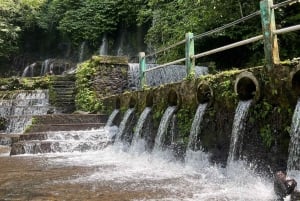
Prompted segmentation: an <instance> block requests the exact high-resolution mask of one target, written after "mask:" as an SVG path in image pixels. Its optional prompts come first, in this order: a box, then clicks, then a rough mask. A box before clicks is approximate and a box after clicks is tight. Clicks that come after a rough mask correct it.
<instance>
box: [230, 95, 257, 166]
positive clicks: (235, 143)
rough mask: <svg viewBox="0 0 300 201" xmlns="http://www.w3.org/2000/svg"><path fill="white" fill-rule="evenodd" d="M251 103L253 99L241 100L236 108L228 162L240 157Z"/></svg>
mask: <svg viewBox="0 0 300 201" xmlns="http://www.w3.org/2000/svg"><path fill="white" fill-rule="evenodd" d="M251 103H252V100H247V101H239V104H238V106H237V108H236V110H235V115H234V120H233V126H232V132H231V141H230V148H229V155H228V158H227V164H229V163H230V162H232V161H234V160H237V159H239V158H240V154H241V151H242V150H241V146H242V141H243V132H244V128H245V120H246V118H247V114H248V110H249V108H250V106H251Z"/></svg>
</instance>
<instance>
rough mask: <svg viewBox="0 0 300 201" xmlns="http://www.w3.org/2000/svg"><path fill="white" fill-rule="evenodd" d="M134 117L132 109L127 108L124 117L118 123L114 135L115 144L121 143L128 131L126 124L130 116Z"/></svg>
mask: <svg viewBox="0 0 300 201" xmlns="http://www.w3.org/2000/svg"><path fill="white" fill-rule="evenodd" d="M133 115H134V108H129V109H128V110H127V111H126V112H125V114H124V117H123V119H122V121H121V123H120V126H119V130H118V132H117V133H116V136H115V142H117V143H118V142H121V141H122V140H123V139H124V137H126V136H125V135H126V134H127V129H128V123H130V121H131V118H132V116H133Z"/></svg>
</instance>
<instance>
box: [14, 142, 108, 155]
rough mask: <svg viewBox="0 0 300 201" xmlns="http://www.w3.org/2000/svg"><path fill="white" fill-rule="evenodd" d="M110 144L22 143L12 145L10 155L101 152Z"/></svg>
mask: <svg viewBox="0 0 300 201" xmlns="http://www.w3.org/2000/svg"><path fill="white" fill-rule="evenodd" d="M110 143H111V142H109V141H94V142H92V141H78V142H76V143H73V142H71V141H55V140H51V141H50V140H49V141H48V140H45V141H40V140H32V141H22V142H17V143H14V144H13V145H12V148H11V152H10V155H20V154H38V153H55V152H69V151H81V152H82V151H88V150H100V149H103V148H105V147H106V146H107V145H109V144H110Z"/></svg>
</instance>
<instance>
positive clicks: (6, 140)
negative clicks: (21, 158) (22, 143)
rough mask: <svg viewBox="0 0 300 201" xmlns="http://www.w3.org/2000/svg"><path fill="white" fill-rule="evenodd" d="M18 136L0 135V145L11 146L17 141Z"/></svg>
mask: <svg viewBox="0 0 300 201" xmlns="http://www.w3.org/2000/svg"><path fill="white" fill-rule="evenodd" d="M19 136H20V134H0V145H12V144H13V143H15V142H18V141H19Z"/></svg>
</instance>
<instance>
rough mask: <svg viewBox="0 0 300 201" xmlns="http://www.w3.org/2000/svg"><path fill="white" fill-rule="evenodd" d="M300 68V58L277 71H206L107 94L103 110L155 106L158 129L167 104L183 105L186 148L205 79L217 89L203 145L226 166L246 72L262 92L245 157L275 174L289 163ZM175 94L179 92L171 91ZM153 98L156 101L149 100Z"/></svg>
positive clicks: (181, 138)
mask: <svg viewBox="0 0 300 201" xmlns="http://www.w3.org/2000/svg"><path fill="white" fill-rule="evenodd" d="M299 67H300V66H299V64H297V63H290V64H284V65H278V66H275V67H274V69H273V71H272V72H267V71H266V69H265V68H263V67H256V68H250V69H245V70H232V71H226V72H220V73H218V74H215V75H206V76H202V77H200V78H198V79H196V80H185V81H182V82H181V83H174V84H168V85H163V86H160V87H155V88H149V89H145V90H143V91H138V92H127V93H123V94H121V95H115V96H110V97H106V98H104V99H102V102H103V105H104V107H103V110H102V111H103V112H104V113H107V114H109V113H110V112H111V111H112V110H113V109H114V108H115V107H116V105H119V108H120V110H121V112H122V113H123V114H124V112H125V111H126V110H127V109H128V108H129V107H132V105H134V107H135V108H136V113H137V115H140V114H141V112H142V111H143V110H144V108H145V107H146V106H151V107H152V120H150V121H152V131H153V132H154V133H156V132H157V129H158V126H159V123H160V120H161V117H162V115H163V113H164V111H165V110H166V108H167V107H168V105H170V104H176V105H177V107H178V109H177V112H176V117H177V128H178V136H177V139H176V140H177V143H178V144H179V145H180V146H181V147H182V146H183V149H185V148H186V145H187V142H188V137H189V133H190V127H191V124H192V120H193V118H194V115H195V112H196V109H197V106H198V104H199V100H198V99H199V97H198V96H199V95H198V94H197V93H198V90H199V86H200V85H202V84H206V85H208V86H209V87H210V88H211V89H212V91H213V96H212V97H211V98H210V100H209V106H208V108H207V110H206V112H205V115H204V119H203V121H202V124H201V134H200V140H201V142H202V147H203V149H204V150H205V151H206V152H209V153H210V155H211V157H210V160H211V162H213V163H220V164H224V165H225V164H226V160H227V157H228V152H229V146H230V138H231V132H232V125H233V119H234V114H235V109H236V107H237V104H238V102H239V96H238V94H236V93H235V92H234V88H235V87H234V86H235V82H236V79H237V77H238V76H239V75H240V74H241V73H242V72H244V71H247V72H249V73H252V74H253V76H254V77H256V79H257V80H258V84H259V91H258V92H256V93H257V94H259V95H257V94H254V104H253V106H251V107H250V110H249V113H248V118H247V123H246V128H245V135H244V140H243V142H242V150H243V151H242V157H243V159H244V160H246V161H247V162H249V163H254V164H257V169H258V170H259V171H260V170H262V171H267V172H269V173H271V172H272V171H276V170H277V169H284V168H285V167H286V163H287V157H288V146H289V141H290V135H289V131H290V130H289V128H290V125H291V122H292V115H293V111H294V108H295V105H296V103H297V94H296V91H295V89H293V87H292V84H291V83H292V78H291V73H292V72H294V71H296V69H299ZM294 88H295V87H294ZM172 93H173V94H174V93H175V94H176V95H175V96H177V97H176V98H174V97H175V96H174V95H170V94H172ZM172 99H176V100H175V101H174V100H172ZM151 102H152V104H150V105H149V103H151ZM174 102H175V103H174ZM133 103H135V104H133Z"/></svg>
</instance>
